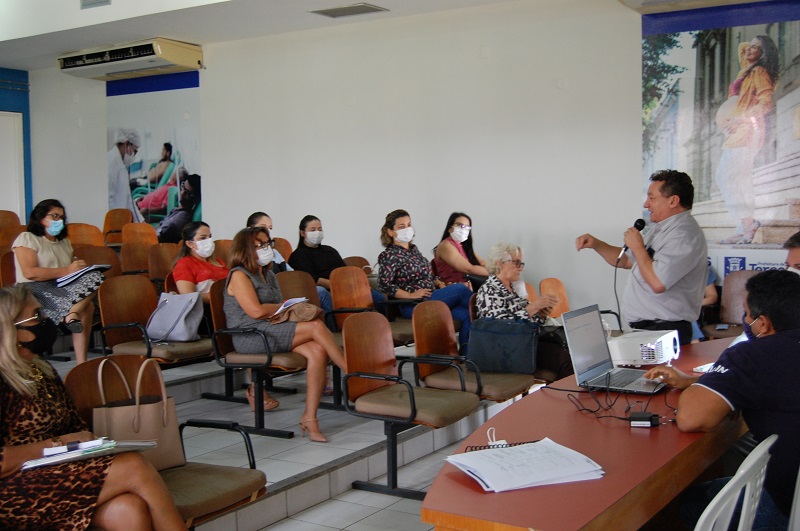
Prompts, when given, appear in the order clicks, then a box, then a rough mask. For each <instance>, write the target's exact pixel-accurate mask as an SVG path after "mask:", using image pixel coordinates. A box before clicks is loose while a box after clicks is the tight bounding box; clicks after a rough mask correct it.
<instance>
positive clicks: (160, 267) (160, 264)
mask: <svg viewBox="0 0 800 531" xmlns="http://www.w3.org/2000/svg"><path fill="white" fill-rule="evenodd" d="M180 250H181V246H180V244H177V243H157V244H155V245H151V246H150V249H149V250H148V253H147V254H148V256H147V264H148V265H147V269H148V271H149V274H150V280H152V281H154V282H158V283H163V282H164V279H165V278H166V277H167V275H169V274H170V273H171V272H172V266H173V264H174V263H175V257H176V256H178V252H179V251H180Z"/></svg>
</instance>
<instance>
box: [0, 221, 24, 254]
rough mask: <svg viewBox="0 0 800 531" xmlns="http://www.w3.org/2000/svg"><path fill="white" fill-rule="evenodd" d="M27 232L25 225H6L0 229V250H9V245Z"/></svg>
mask: <svg viewBox="0 0 800 531" xmlns="http://www.w3.org/2000/svg"><path fill="white" fill-rule="evenodd" d="M26 230H28V226H27V225H6V226H5V227H0V249H6V250H11V244H12V243H14V240H16V239H17V236H19V235H20V234H22V233H23V232H25V231H26Z"/></svg>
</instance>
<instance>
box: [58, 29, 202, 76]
mask: <svg viewBox="0 0 800 531" xmlns="http://www.w3.org/2000/svg"><path fill="white" fill-rule="evenodd" d="M58 64H59V67H60V69H61V71H62V72H64V73H67V74H70V75H73V76H78V77H88V78H92V79H102V80H104V81H113V80H115V79H127V78H131V77H143V76H155V75H159V74H171V73H174V72H187V71H189V70H199V69H200V68H202V67H203V50H202V49H201V48H200V46H197V45H194V44H187V43H185V42H178V41H173V40H170V39H164V38H160V37H159V38H156V39H150V40H146V41H139V42H129V43H125V44H116V45H114V46H109V47H106V48H95V49H91V50H83V51H80V52H73V53H69V54H64V55H62V56H61V57H59V58H58Z"/></svg>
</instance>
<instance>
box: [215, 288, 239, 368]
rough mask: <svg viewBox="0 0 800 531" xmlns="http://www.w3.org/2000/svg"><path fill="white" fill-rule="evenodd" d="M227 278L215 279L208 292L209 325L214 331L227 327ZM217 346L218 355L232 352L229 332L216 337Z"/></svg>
mask: <svg viewBox="0 0 800 531" xmlns="http://www.w3.org/2000/svg"><path fill="white" fill-rule="evenodd" d="M226 282H227V279H224V278H223V279H222V280H217V281H216V282H214V283H213V284H211V291H210V292H209V294H208V307H209V310H210V311H211V326H212V327H213V328H214V331H217V330H222V329H225V328H228V318H227V316H226V315H225V309H224V305H225V283H226ZM216 344H217V346H218V348H219V355H220V356H225V355H226V354H228V352H233V351H234V350H235V349H234V348H233V340H232V339H231V336H230V334H220V335H218V336H217V338H216Z"/></svg>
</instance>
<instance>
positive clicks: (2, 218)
mask: <svg viewBox="0 0 800 531" xmlns="http://www.w3.org/2000/svg"><path fill="white" fill-rule="evenodd" d="M19 224H20V222H19V216H18V215H17V213H16V212H12V211H11V210H0V227H8V226H13V225H19Z"/></svg>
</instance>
